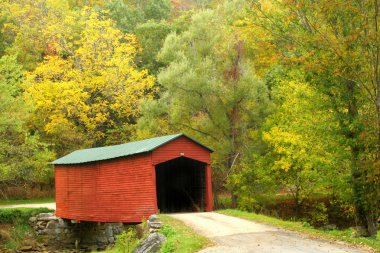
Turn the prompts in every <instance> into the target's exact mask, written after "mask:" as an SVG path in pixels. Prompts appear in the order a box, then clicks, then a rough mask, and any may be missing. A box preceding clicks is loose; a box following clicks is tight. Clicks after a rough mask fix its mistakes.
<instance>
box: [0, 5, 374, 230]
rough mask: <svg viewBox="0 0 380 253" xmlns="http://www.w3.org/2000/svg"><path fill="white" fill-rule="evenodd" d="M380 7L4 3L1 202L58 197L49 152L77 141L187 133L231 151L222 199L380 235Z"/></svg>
mask: <svg viewBox="0 0 380 253" xmlns="http://www.w3.org/2000/svg"><path fill="white" fill-rule="evenodd" d="M378 14H379V4H378V1H376V0H371V1H370V0H363V1H340V0H329V1H327V0H326V1H325V0H321V1H311V0H297V1H296V0H283V1H276V0H261V1H259V0H256V1H255V0H252V1H217V0H215V1H207V0H194V1H190V0H189V1H185V0H172V1H169V0H135V1H134V0H124V1H123V0H110V1H101V0H99V1H96V0H94V1H91V0H88V1H86V0H83V1H81V0H65V1H61V0H0V135H1V138H0V184H1V188H0V198H3V199H7V198H25V197H29V198H35V197H45V196H47V195H51V194H52V193H51V189H53V183H54V177H53V175H54V172H53V169H52V166H51V165H49V162H50V161H52V160H53V159H55V158H57V157H60V156H62V155H65V154H68V153H70V152H72V151H73V150H76V149H80V148H88V147H97V146H104V145H112V144H120V143H125V142H129V141H134V140H139V139H143V138H148V137H153V136H159V135H165V134H171V133H178V132H184V133H186V134H189V135H190V136H193V137H194V138H196V139H198V140H199V141H201V142H202V143H205V144H207V145H209V146H210V147H213V148H214V149H215V151H216V152H215V153H214V155H213V178H214V182H213V187H214V191H215V196H222V197H221V198H218V197H217V198H216V199H215V205H216V207H223V205H226V202H228V205H231V206H233V207H239V208H241V209H245V210H250V211H257V212H267V213H270V214H272V215H279V216H282V217H284V218H291V217H296V218H298V219H306V220H307V221H308V222H310V223H311V224H312V225H315V226H323V225H326V224H328V223H334V224H336V225H338V226H347V224H356V225H357V226H358V227H360V228H361V230H360V231H359V232H360V234H361V235H364V236H376V230H377V220H378V217H379V202H380V169H379V156H380V92H379V89H380V75H379V60H380V41H379V35H380V34H379V23H378V22H379V21H378V18H379V17H378ZM23 189H24V190H23ZM227 193H228V194H230V195H231V201H227V200H226V198H225V197H223V196H225V195H226V194H227ZM46 194H47V195H46ZM284 203H285V204H284ZM287 207H288V208H287ZM290 209H291V210H290ZM286 210H288V211H286ZM339 221H342V222H339ZM343 221H344V222H343Z"/></svg>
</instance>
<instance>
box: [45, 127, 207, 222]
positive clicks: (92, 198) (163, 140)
mask: <svg viewBox="0 0 380 253" xmlns="http://www.w3.org/2000/svg"><path fill="white" fill-rule="evenodd" d="M211 152H212V149H210V148H208V147H206V146H204V145H202V144H200V143H199V142H197V141H195V140H193V139H191V138H190V137H188V136H186V135H184V134H176V135H168V136H162V137H157V138H152V139H146V140H142V141H136V142H130V143H126V144H121V145H115V146H108V147H100V148H91V149H84V150H77V151H74V152H73V153H71V154H68V155H66V156H64V157H62V158H60V159H58V160H55V161H54V162H53V164H54V165H55V187H56V202H57V210H56V214H57V216H59V217H62V218H67V219H73V220H80V221H97V222H126V223H128V222H130V223H132V222H141V220H142V219H143V218H147V217H148V216H149V215H151V214H154V213H157V212H158V211H160V212H162V213H169V212H191V211H212V189H211V166H210V161H211V158H210V155H211Z"/></svg>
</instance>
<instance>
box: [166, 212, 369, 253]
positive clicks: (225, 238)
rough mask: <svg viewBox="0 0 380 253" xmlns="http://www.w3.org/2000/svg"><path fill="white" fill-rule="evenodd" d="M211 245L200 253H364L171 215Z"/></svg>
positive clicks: (219, 217)
mask: <svg viewBox="0 0 380 253" xmlns="http://www.w3.org/2000/svg"><path fill="white" fill-rule="evenodd" d="M170 216H171V217H173V218H176V219H179V220H181V221H183V222H184V223H185V224H186V225H188V226H190V227H192V228H193V229H194V230H195V231H197V232H198V233H200V234H202V235H204V236H206V237H208V238H210V239H212V240H213V241H214V242H215V246H212V247H209V248H206V249H203V250H201V251H200V252H201V253H256V252H257V253H344V252H348V253H364V252H368V251H364V250H362V249H357V248H354V247H352V246H349V245H347V244H345V243H342V242H329V241H326V240H321V239H314V238H310V237H308V236H305V235H302V234H300V233H296V232H291V231H286V230H283V229H279V228H276V227H272V226H268V225H263V224H259V223H256V222H251V221H247V220H243V219H239V218H235V217H231V216H227V215H223V214H218V213H213V212H209V213H181V214H171V215H170Z"/></svg>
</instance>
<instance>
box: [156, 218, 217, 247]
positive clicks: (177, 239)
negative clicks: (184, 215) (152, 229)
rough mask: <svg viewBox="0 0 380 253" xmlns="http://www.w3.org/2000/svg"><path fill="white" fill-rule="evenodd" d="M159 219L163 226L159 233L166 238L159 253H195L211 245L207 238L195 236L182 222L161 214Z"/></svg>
mask: <svg viewBox="0 0 380 253" xmlns="http://www.w3.org/2000/svg"><path fill="white" fill-rule="evenodd" d="M159 217H160V219H161V220H162V222H163V223H164V224H165V225H164V227H163V228H162V229H161V232H162V233H163V234H165V236H166V237H167V241H166V242H165V243H164V244H163V246H162V248H161V251H160V252H161V253H167V252H176V253H190V252H196V251H198V250H200V249H202V248H204V247H206V246H208V245H211V244H212V243H211V241H210V240H209V239H208V238H206V237H204V236H201V235H199V234H197V233H196V232H194V230H192V229H191V228H189V227H188V226H186V225H185V224H184V223H183V222H181V221H179V220H176V219H173V218H171V217H169V216H167V215H163V214H161V215H160V216H159Z"/></svg>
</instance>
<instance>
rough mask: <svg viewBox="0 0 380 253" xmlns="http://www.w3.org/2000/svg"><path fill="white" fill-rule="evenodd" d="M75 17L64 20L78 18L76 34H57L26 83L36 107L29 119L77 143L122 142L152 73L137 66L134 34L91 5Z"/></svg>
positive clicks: (147, 91) (147, 93) (148, 90)
mask: <svg viewBox="0 0 380 253" xmlns="http://www.w3.org/2000/svg"><path fill="white" fill-rule="evenodd" d="M80 16H81V17H79V16H77V18H78V19H77V20H76V19H75V17H74V18H73V17H70V16H69V17H67V19H66V20H65V22H75V20H76V21H78V22H82V24H81V25H82V27H83V30H82V31H81V32H80V34H79V38H80V39H78V40H72V38H73V36H72V35H71V34H65V35H61V36H60V37H59V43H57V48H56V51H57V53H56V54H55V55H49V56H46V57H45V60H44V62H43V63H41V64H39V66H38V67H37V68H36V69H35V70H34V71H33V72H32V73H30V75H29V77H28V79H27V82H26V83H25V85H26V87H27V90H26V96H27V97H28V99H29V101H30V102H31V103H32V104H33V105H34V107H35V113H34V120H33V121H35V122H36V126H37V127H41V128H42V130H43V131H44V132H46V133H47V134H48V135H51V136H61V135H62V132H63V133H67V134H68V136H71V137H73V139H72V140H71V141H73V140H76V141H75V142H76V143H77V145H102V144H104V143H105V142H107V141H109V142H110V143H112V142H120V141H127V140H128V139H129V138H130V134H131V133H132V132H133V129H132V128H133V125H134V124H135V122H136V119H137V117H138V115H139V103H140V100H141V99H142V98H143V97H144V98H149V96H150V93H151V91H152V88H153V83H154V78H153V77H152V76H149V75H148V74H147V71H144V70H141V71H140V70H137V69H136V66H135V62H134V59H135V56H136V53H137V52H138V50H139V47H138V45H137V42H136V38H135V36H133V35H131V34H123V33H122V32H121V31H120V30H118V29H116V28H115V27H114V23H113V21H111V20H109V19H107V18H102V17H100V16H99V14H97V13H95V12H93V11H91V10H90V9H84V10H83V11H82V12H81V15H80ZM55 141H57V142H58V143H59V141H60V140H59V139H55ZM67 141H70V140H67ZM83 141H84V142H83ZM81 142H82V143H81ZM58 143H57V145H59V144H58ZM57 148H58V149H59V150H60V152H63V151H64V150H65V149H62V148H63V147H57Z"/></svg>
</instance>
